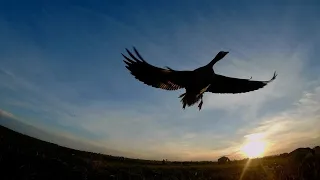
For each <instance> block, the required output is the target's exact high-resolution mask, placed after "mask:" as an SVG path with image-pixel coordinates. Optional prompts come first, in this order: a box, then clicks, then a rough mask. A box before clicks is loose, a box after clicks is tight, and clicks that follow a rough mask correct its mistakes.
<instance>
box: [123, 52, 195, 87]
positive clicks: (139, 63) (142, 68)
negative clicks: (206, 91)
mask: <svg viewBox="0 0 320 180" xmlns="http://www.w3.org/2000/svg"><path fill="white" fill-rule="evenodd" d="M126 51H127V53H128V54H129V56H130V57H131V58H132V59H130V58H129V57H127V56H125V55H124V54H122V53H121V54H122V56H123V57H124V58H125V60H124V62H125V63H126V68H127V69H128V70H129V71H130V73H131V74H132V75H133V76H134V77H135V78H136V79H137V80H139V81H141V82H143V83H144V84H147V85H149V86H152V87H155V88H161V89H165V90H177V89H180V88H183V87H185V86H186V85H187V83H188V78H189V76H190V74H191V71H176V70H172V69H170V68H167V69H163V68H159V67H156V66H153V65H151V64H149V63H147V62H146V61H145V60H144V59H143V58H142V56H141V55H140V54H139V52H138V51H137V50H136V48H134V52H135V53H136V55H137V56H138V58H137V57H135V56H134V55H133V54H132V53H131V52H130V51H129V50H128V49H126Z"/></svg>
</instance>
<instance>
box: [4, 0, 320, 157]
mask: <svg viewBox="0 0 320 180" xmlns="http://www.w3.org/2000/svg"><path fill="white" fill-rule="evenodd" d="M319 8H320V3H319V2H318V1H316V0H314V1H297V0H295V1H268V2H257V1H241V3H239V2H237V1H209V0H208V1H154V2H151V1H140V0H139V1H138V0H136V1H111V0H110V1H102V0H101V1H98V0H92V1H81V0H78V1H18V0H16V1H12V0H11V1H1V2H0V39H1V41H0V82H1V83H0V99H1V101H0V109H1V111H0V112H1V113H0V115H1V116H2V117H6V118H9V119H11V120H18V121H19V122H23V123H26V124H30V125H32V126H34V127H37V128H39V129H41V130H43V131H44V132H50V133H51V134H52V136H46V137H45V140H48V141H54V140H53V137H54V136H55V137H56V136H59V137H63V138H61V139H60V140H59V142H58V143H60V144H65V145H69V146H71V147H74V148H78V149H81V148H82V149H85V148H87V147H88V146H90V147H91V149H90V150H93V151H97V152H103V153H109V154H114V155H123V156H128V157H138V158H148V159H163V158H167V159H169V160H211V159H216V158H217V157H219V156H221V155H232V156H234V158H237V157H239V156H238V154H237V153H234V152H238V151H239V147H240V146H241V145H242V144H243V143H244V142H246V141H247V139H248V135H249V136H250V134H254V133H261V134H263V135H264V140H265V141H267V142H268V144H269V145H268V148H267V150H266V154H273V153H279V152H283V151H291V150H293V148H296V147H300V146H314V145H316V144H317V143H318V145H319V142H320V131H319V128H316V127H319V125H320V108H319V107H320V103H319V101H320V79H319V75H318V74H319V72H320V71H319V70H320V63H319V55H320V54H319V52H320V51H319V47H320V20H319V18H318V17H320V11H319ZM132 46H135V47H136V48H137V49H138V50H139V51H140V53H141V55H142V56H143V57H144V58H145V59H146V60H147V61H148V62H149V63H151V64H153V65H157V66H161V67H163V66H169V67H172V68H173V69H179V70H183V69H194V68H197V67H199V66H202V65H205V64H206V63H208V62H209V61H210V60H211V59H212V58H213V57H214V56H215V55H216V53H217V52H219V51H220V50H224V51H229V52H230V53H229V54H228V55H227V56H226V57H225V58H224V59H223V60H222V61H220V62H219V63H218V64H216V65H215V71H216V72H217V73H220V74H223V75H227V76H235V77H240V78H250V77H251V76H252V78H253V79H256V80H267V79H269V78H271V77H272V75H273V72H274V71H275V70H276V71H277V72H278V77H277V79H276V80H275V81H274V82H272V83H270V84H269V85H268V86H267V87H265V88H264V89H261V90H259V91H255V92H252V93H247V94H241V95H215V94H209V93H206V94H205V97H204V105H203V109H202V110H201V111H200V112H199V111H198V109H197V107H196V106H194V107H191V108H187V109H186V110H183V109H182V104H181V103H180V100H179V99H178V96H179V95H180V94H181V93H182V92H183V91H184V90H179V91H176V92H168V91H164V90H160V89H155V88H151V87H148V86H146V85H144V84H142V83H140V82H138V81H136V80H135V79H134V78H133V77H132V76H131V75H130V73H129V72H128V71H127V69H126V68H125V67H124V63H123V61H122V60H123V58H122V56H121V53H124V52H125V48H132ZM0 123H1V121H0ZM38 136H39V138H44V137H41V135H38ZM70 141H73V143H70ZM77 142H78V143H77ZM72 144H73V145H72ZM80 144H81V145H80ZM109 150H110V151H109ZM111 150H112V152H111ZM117 153H118V154H117Z"/></svg>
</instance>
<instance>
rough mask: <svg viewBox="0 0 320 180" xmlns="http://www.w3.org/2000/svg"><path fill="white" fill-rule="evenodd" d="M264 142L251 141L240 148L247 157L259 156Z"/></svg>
mask: <svg viewBox="0 0 320 180" xmlns="http://www.w3.org/2000/svg"><path fill="white" fill-rule="evenodd" d="M265 147H266V143H265V142H263V141H259V140H258V141H251V142H248V143H247V144H245V145H244V146H243V147H242V148H241V150H242V152H243V153H244V154H245V155H246V156H247V157H249V158H257V157H261V156H263V154H264V151H265Z"/></svg>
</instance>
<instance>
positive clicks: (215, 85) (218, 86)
mask: <svg viewBox="0 0 320 180" xmlns="http://www.w3.org/2000/svg"><path fill="white" fill-rule="evenodd" d="M276 77H277V74H276V72H274V75H273V77H272V78H271V79H270V80H268V81H252V80H250V79H239V78H233V77H227V76H223V75H219V74H216V75H215V76H214V78H213V79H212V83H211V86H209V88H208V89H207V90H206V91H207V92H212V93H221V94H222V93H232V94H238V93H246V92H250V91H255V90H258V89H260V88H263V87H264V86H266V85H267V84H268V83H270V82H271V81H273V80H274V79H275V78H276Z"/></svg>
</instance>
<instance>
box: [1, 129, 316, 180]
mask: <svg viewBox="0 0 320 180" xmlns="http://www.w3.org/2000/svg"><path fill="white" fill-rule="evenodd" d="M246 164H248V166H247V168H245V169H246V170H245V173H244V175H243V176H242V179H253V180H263V179H317V180H320V155H319V147H315V148H313V149H311V148H299V149H296V150H295V151H293V152H291V153H289V154H288V153H285V154H281V155H277V156H272V157H265V158H261V159H253V160H251V161H248V160H241V161H231V162H229V163H226V164H218V163H217V162H162V161H149V160H139V159H128V158H124V157H114V156H108V155H102V154H97V153H90V152H84V151H78V150H73V149H69V148H65V147H61V146H58V145H55V144H52V143H48V142H44V141H41V140H37V139H34V138H31V137H29V136H25V135H22V134H19V133H16V132H14V131H12V130H9V129H7V128H5V127H3V126H0V170H1V173H0V179H1V180H7V179H24V180H27V179H41V180H50V179H54V180H56V179H79V180H80V179H101V180H102V179H103V180H106V179H119V180H120V179H124V180H134V179H145V180H147V179H150V180H151V179H172V180H178V179H179V180H193V179H240V177H241V174H242V172H243V170H244V167H245V165H246Z"/></svg>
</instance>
